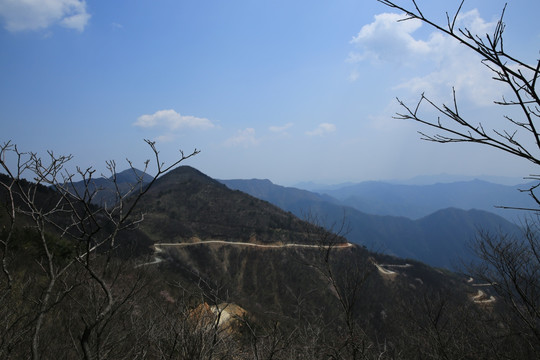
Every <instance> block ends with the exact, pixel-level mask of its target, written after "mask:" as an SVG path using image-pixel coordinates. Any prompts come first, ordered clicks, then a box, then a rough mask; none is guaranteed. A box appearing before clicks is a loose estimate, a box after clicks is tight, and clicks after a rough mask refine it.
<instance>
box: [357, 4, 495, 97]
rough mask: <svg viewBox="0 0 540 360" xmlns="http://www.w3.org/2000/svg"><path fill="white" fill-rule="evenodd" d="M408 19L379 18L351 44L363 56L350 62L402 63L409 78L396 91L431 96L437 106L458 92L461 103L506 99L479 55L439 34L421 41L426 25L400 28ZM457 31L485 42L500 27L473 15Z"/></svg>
mask: <svg viewBox="0 0 540 360" xmlns="http://www.w3.org/2000/svg"><path fill="white" fill-rule="evenodd" d="M403 18H405V15H404V14H389V13H383V14H379V15H376V16H375V20H374V22H372V23H371V24H368V25H364V26H363V27H362V29H361V30H360V32H359V33H358V35H357V36H355V37H354V38H353V40H352V41H351V43H352V44H354V45H355V46H357V47H358V48H359V49H360V52H355V53H352V54H350V55H349V57H348V59H347V60H348V61H350V62H353V63H358V62H362V61H365V60H371V61H372V62H393V63H396V68H398V71H400V74H401V75H403V74H405V75H408V78H404V79H403V80H402V81H401V82H400V83H399V84H396V86H395V88H396V89H406V90H408V91H410V92H411V93H416V94H418V93H421V92H425V93H426V95H427V96H429V97H431V98H433V99H435V100H436V101H442V100H443V99H444V100H448V98H449V95H451V89H452V87H454V88H455V89H456V91H457V93H458V95H459V96H460V97H462V98H463V99H467V100H469V101H471V102H473V103H475V104H477V105H487V104H491V103H492V102H493V100H495V99H498V98H500V95H501V86H500V85H499V84H496V83H494V82H493V80H492V79H491V77H492V73H491V72H490V71H489V70H488V69H487V68H486V67H485V66H484V65H482V63H481V62H480V60H481V59H480V57H479V56H478V55H477V54H476V53H474V52H473V51H471V50H470V49H468V48H467V47H465V46H463V45H461V44H459V43H458V42H457V41H456V40H454V39H452V38H450V37H449V36H446V35H443V34H441V33H439V32H435V31H434V32H432V33H431V34H430V35H429V36H428V37H427V39H426V40H421V39H417V38H415V36H414V35H415V31H416V30H418V29H419V28H420V27H421V26H422V23H421V22H420V21H419V20H407V21H400V22H398V20H399V19H403ZM456 26H457V27H459V28H467V29H469V30H470V31H471V33H473V34H478V35H479V36H484V35H485V34H486V33H491V32H492V31H493V29H494V26H495V23H490V22H486V21H484V20H483V19H482V18H481V17H480V15H479V13H478V11H477V10H471V11H468V12H466V13H463V14H462V15H461V16H459V18H458V19H457V23H456ZM401 78H403V76H401ZM352 79H354V78H352Z"/></svg>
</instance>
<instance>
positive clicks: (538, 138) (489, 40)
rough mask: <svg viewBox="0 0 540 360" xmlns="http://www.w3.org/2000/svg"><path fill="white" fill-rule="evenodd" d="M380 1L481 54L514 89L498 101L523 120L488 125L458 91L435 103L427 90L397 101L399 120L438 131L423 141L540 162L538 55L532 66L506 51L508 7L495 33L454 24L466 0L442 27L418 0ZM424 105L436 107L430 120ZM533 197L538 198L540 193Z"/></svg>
mask: <svg viewBox="0 0 540 360" xmlns="http://www.w3.org/2000/svg"><path fill="white" fill-rule="evenodd" d="M378 1H379V2H381V3H382V4H384V5H386V6H389V7H391V8H394V9H398V10H401V11H403V12H404V13H405V14H406V15H405V17H404V18H403V19H402V20H401V21H408V20H411V19H417V20H420V21H422V22H424V23H426V24H428V25H430V26H431V27H433V28H435V29H437V30H438V31H440V32H442V33H444V34H446V35H448V36H450V37H451V38H453V39H455V40H456V41H458V42H459V43H460V44H462V45H463V46H465V47H467V48H469V49H470V50H471V51H473V52H475V53H476V54H478V55H480V57H481V58H482V60H481V61H482V63H483V64H484V65H485V66H486V67H487V68H488V69H489V70H491V72H492V73H493V80H494V81H496V82H499V83H502V84H504V85H506V88H507V89H509V90H510V92H511V96H512V97H511V98H509V99H507V98H505V97H504V96H502V97H501V99H498V100H495V101H494V103H495V104H498V105H501V106H503V107H517V108H518V109H519V112H518V114H519V118H516V117H511V116H509V115H503V118H504V119H505V120H506V123H505V124H506V125H505V126H504V127H503V128H494V129H489V127H487V128H486V127H485V126H484V124H483V123H482V122H476V121H475V120H474V119H468V118H467V115H466V114H463V113H461V112H460V111H459V108H458V102H457V95H456V93H455V91H454V92H453V95H454V96H453V103H452V104H441V105H439V104H436V103H435V102H433V101H432V100H430V99H429V97H428V96H427V95H425V94H422V95H421V96H420V99H419V101H418V102H417V103H416V104H415V105H413V106H410V105H407V104H405V103H404V102H403V101H401V100H400V99H398V102H399V104H400V105H401V106H402V108H403V109H404V112H402V113H398V114H397V116H396V118H397V119H406V120H414V121H417V122H419V123H421V124H423V125H425V126H427V127H428V128H432V129H435V131H437V133H435V134H433V135H430V134H427V133H425V132H420V134H421V135H422V138H423V139H424V140H428V141H434V142H438V143H455V142H470V143H479V144H483V145H487V146H490V147H492V148H496V149H498V150H501V151H504V152H506V153H509V154H511V155H514V156H517V157H519V158H523V159H526V160H529V161H531V162H532V163H534V164H536V165H540V133H539V132H538V129H537V127H538V124H537V122H538V120H539V119H540V97H539V95H538V92H537V79H538V78H539V77H540V59H539V60H538V62H537V63H536V64H529V63H527V62H526V61H522V60H520V59H518V58H517V57H515V56H513V55H512V54H510V53H508V52H507V51H506V49H505V47H504V40H503V33H504V29H505V24H504V22H503V17H504V12H505V10H506V7H505V8H504V9H503V10H502V13H501V17H500V19H499V21H498V22H497V25H496V27H495V30H494V32H493V34H491V35H490V34H473V33H471V31H470V30H469V29H467V28H463V29H461V28H456V22H457V20H458V18H459V15H460V11H461V9H462V7H463V4H464V0H463V1H461V3H460V4H459V7H458V9H457V11H456V12H455V13H454V14H453V15H452V16H450V15H449V14H448V13H447V14H446V17H447V23H446V24H444V25H441V24H437V23H435V22H433V21H432V20H430V19H429V18H427V17H426V16H424V14H423V12H422V10H421V8H420V6H419V5H418V4H417V2H416V1H415V0H411V2H412V7H411V8H406V7H405V6H402V5H398V4H397V3H396V2H394V1H388V0H378ZM425 105H427V106H429V107H431V108H432V109H434V110H436V111H437V112H438V115H439V116H436V117H435V118H429V117H427V116H425V115H423V114H422V113H421V111H420V110H421V109H422V107H423V106H425ZM533 190H535V189H531V195H534V191H533ZM533 197H534V198H535V200H536V197H535V196H533Z"/></svg>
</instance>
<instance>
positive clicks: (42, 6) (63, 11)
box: [0, 0, 91, 32]
mask: <svg viewBox="0 0 540 360" xmlns="http://www.w3.org/2000/svg"><path fill="white" fill-rule="evenodd" d="M90 16H91V15H90V14H88V13H87V12H86V2H85V1H84V0H47V1H43V0H24V1H23V0H0V17H1V18H2V19H3V22H4V27H5V28H6V29H7V30H8V31H11V32H17V31H25V30H42V29H46V28H48V27H50V26H52V25H54V24H59V25H61V26H63V27H66V28H70V29H75V30H78V31H83V30H84V28H85V27H86V25H87V24H88V21H89V20H90Z"/></svg>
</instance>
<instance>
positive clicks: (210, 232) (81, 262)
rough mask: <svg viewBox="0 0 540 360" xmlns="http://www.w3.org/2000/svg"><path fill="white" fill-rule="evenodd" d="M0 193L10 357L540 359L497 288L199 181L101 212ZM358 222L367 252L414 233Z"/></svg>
mask: <svg viewBox="0 0 540 360" xmlns="http://www.w3.org/2000/svg"><path fill="white" fill-rule="evenodd" d="M0 181H1V183H2V185H3V186H2V187H0V199H2V202H3V203H2V204H3V206H2V208H1V211H0V223H1V224H2V232H1V234H0V239H1V240H2V247H1V249H0V251H1V254H2V259H4V260H5V261H4V262H3V264H2V266H3V268H2V269H3V272H2V273H1V274H0V279H1V280H0V301H1V305H2V306H0V319H1V320H2V324H3V325H4V326H2V327H1V328H0V339H1V341H0V357H2V358H29V357H34V358H57V357H58V356H59V354H61V357H65V358H87V359H91V358H103V359H133V358H141V357H146V358H152V359H153V358H171V357H172V358H189V359H209V358H221V359H252V358H268V359H270V358H272V359H291V358H296V359H327V358H332V357H335V358H341V359H357V358H378V359H396V358H405V359H409V358H417V357H418V355H419V354H421V355H422V356H426V357H427V356H428V355H429V354H431V353H433V351H435V352H437V353H440V352H441V351H443V352H444V353H445V354H450V356H451V357H452V358H455V357H460V358H468V357H470V356H472V357H474V358H483V359H491V358H495V357H497V356H499V355H501V356H507V355H508V354H511V355H513V356H514V355H515V356H517V357H518V358H519V357H520V356H521V357H523V356H527V355H528V354H531V353H532V350H530V349H528V348H527V347H526V346H522V345H523V341H522V340H521V338H516V337H512V336H511V335H509V334H513V333H514V331H513V329H514V328H513V325H510V323H507V322H503V321H506V320H505V319H506V318H505V317H504V316H503V315H506V314H507V313H506V310H505V307H504V303H503V302H502V301H500V299H499V298H498V297H497V296H496V294H495V293H494V292H493V290H492V289H491V287H490V286H488V285H485V284H482V283H480V282H479V281H478V280H476V279H472V278H469V277H468V276H464V275H460V274H455V273H451V272H449V271H443V270H440V269H433V268H431V267H429V266H427V265H425V264H422V263H420V262H417V261H414V260H404V259H400V258H397V257H394V256H389V255H384V254H380V253H374V252H371V251H369V250H367V249H366V248H364V247H362V246H359V245H354V244H348V243H347V242H346V241H345V239H344V238H342V237H340V236H339V235H336V234H332V233H330V232H328V231H326V230H324V229H323V228H322V227H320V226H316V225H313V224H310V223H307V222H304V221H302V220H300V219H298V218H297V217H296V216H294V215H293V214H292V213H289V212H286V211H284V210H282V209H279V208H278V207H276V206H274V205H272V204H270V203H268V202H266V201H263V200H259V199H256V198H254V197H252V196H250V195H248V194H245V193H243V192H240V191H235V190H231V189H229V188H227V187H226V186H225V185H223V184H221V183H219V182H217V181H216V180H213V179H211V178H209V177H208V176H206V175H204V174H202V173H200V172H199V171H197V170H195V169H193V168H191V167H178V168H176V169H174V170H172V171H170V172H168V173H167V174H165V175H163V176H162V177H160V178H159V179H158V180H157V181H156V182H155V184H154V185H155V186H153V187H152V188H151V189H150V190H149V191H148V192H147V193H146V194H145V195H144V196H143V197H142V198H140V199H139V201H138V202H134V201H135V200H136V199H137V198H136V196H137V193H136V192H135V193H134V195H133V196H135V198H130V199H127V200H126V201H125V202H124V203H122V204H116V205H117V206H116V207H114V208H113V207H108V208H106V209H103V208H100V207H99V206H96V205H92V204H89V203H88V202H87V201H88V199H85V198H77V197H76V196H74V195H73V194H72V193H70V192H66V193H58V192H55V191H54V190H53V189H52V188H45V187H42V186H36V185H33V184H32V183H28V182H22V183H21V186H19V183H18V182H17V181H13V180H12V179H9V178H7V177H0ZM32 193H36V194H39V196H38V197H27V196H26V195H25V194H32ZM304 195H306V196H308V195H309V194H304ZM12 199H13V200H14V201H12ZM319 204H322V205H325V206H326V205H327V204H328V202H325V201H321V202H320V203H319ZM13 205H15V206H13ZM119 205H122V206H119ZM132 205H133V206H135V207H134V208H133V212H132V213H129V215H126V213H125V211H129V210H128V209H130V207H131V206H132ZM331 205H333V204H331ZM333 206H335V205H333ZM12 210H14V211H12ZM10 214H11V215H10ZM13 214H15V216H13ZM124 215H126V216H128V217H127V218H126V217H125V216H124ZM434 216H435V215H434ZM43 219H47V222H45V223H44V222H42V220H43ZM124 219H127V220H124ZM362 219H363V221H364V223H363V225H364V226H366V228H365V234H364V235H365V236H366V238H369V237H376V236H381V234H385V233H386V232H388V236H390V235H389V234H392V233H395V232H394V230H393V229H392V228H393V227H397V228H399V227H401V226H403V227H407V226H408V225H403V224H407V222H411V220H408V219H403V218H389V219H387V218H386V217H376V216H373V217H362ZM386 220H391V221H390V222H387V221H386ZM392 221H396V224H397V225H396V224H393V225H392V224H391V223H392ZM426 221H427V222H428V223H431V222H429V221H428V220H426ZM456 221H457V222H458V223H459V221H460V220H459V217H456ZM369 222H374V223H375V225H373V226H371V225H370V226H367V224H368V223H369ZM389 224H391V225H389ZM42 225H44V226H42ZM377 225H379V227H378V230H376V228H377ZM383 225H384V226H383ZM451 226H453V225H451ZM439 321H441V323H440V322H439ZM440 324H444V325H440ZM433 332H436V333H437V337H436V338H432V337H430V336H428V335H429V334H431V333H433ZM65 339H72V340H73V341H71V342H69V341H68V342H66V341H65Z"/></svg>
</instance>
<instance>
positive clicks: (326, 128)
mask: <svg viewBox="0 0 540 360" xmlns="http://www.w3.org/2000/svg"><path fill="white" fill-rule="evenodd" d="M334 131H336V125H334V124H330V123H322V124H319V126H317V127H316V128H315V129H314V130H312V131H308V132H306V134H307V135H309V136H323V135H325V134H328V133H332V132H334Z"/></svg>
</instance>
